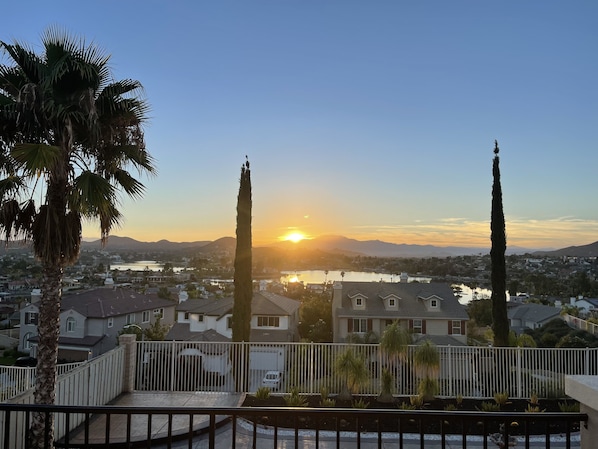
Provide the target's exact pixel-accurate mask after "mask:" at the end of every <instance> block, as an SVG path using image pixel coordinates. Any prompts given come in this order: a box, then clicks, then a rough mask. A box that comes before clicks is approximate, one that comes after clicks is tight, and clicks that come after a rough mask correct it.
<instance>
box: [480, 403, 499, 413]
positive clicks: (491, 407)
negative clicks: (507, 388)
mask: <svg viewBox="0 0 598 449" xmlns="http://www.w3.org/2000/svg"><path fill="white" fill-rule="evenodd" d="M478 410H480V411H482V412H500V405H499V404H497V403H496V402H490V401H484V402H482V407H481V408H479V409H478Z"/></svg>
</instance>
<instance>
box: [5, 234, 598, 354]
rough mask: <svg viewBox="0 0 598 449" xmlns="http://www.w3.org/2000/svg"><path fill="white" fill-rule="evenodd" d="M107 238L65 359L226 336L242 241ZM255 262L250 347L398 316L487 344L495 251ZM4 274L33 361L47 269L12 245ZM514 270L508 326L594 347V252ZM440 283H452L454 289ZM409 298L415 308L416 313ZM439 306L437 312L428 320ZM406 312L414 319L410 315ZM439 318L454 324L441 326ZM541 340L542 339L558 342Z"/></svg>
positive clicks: (96, 252) (510, 266) (80, 281)
mask: <svg viewBox="0 0 598 449" xmlns="http://www.w3.org/2000/svg"><path fill="white" fill-rule="evenodd" d="M111 243H112V244H111V245H110V244H109V245H108V246H106V247H104V248H102V247H101V246H100V245H99V244H98V243H97V242H85V243H84V245H83V247H82V251H81V255H80V258H79V261H78V263H76V264H75V265H74V266H72V267H69V268H67V269H66V271H65V276H64V284H63V300H62V313H61V345H60V347H61V350H60V356H59V357H60V358H61V360H63V361H77V360H82V359H88V358H90V357H94V356H97V355H100V354H102V353H104V352H106V351H107V350H110V349H112V348H113V347H115V346H116V344H117V337H118V335H119V334H121V333H123V332H133V331H134V332H135V333H139V336H140V337H141V338H147V339H157V340H164V339H166V340H183V341H184V340H198V339H203V340H207V341H230V338H231V332H230V315H231V311H232V292H233V283H232V279H233V259H234V247H235V241H234V239H232V238H224V239H220V240H218V241H215V242H202V243H200V244H196V245H191V244H188V245H184V244H173V245H169V244H167V243H165V242H158V243H156V244H143V243H142V242H136V241H134V240H132V239H123V238H116V239H114V241H113V242H111ZM585 250H586V251H587V248H586V249H585ZM150 265H151V266H150ZM253 265H254V267H253V276H254V280H255V282H254V284H255V288H254V290H255V295H254V302H253V303H252V315H253V317H252V341H300V340H309V341H322V342H326V341H331V342H332V341H334V342H345V341H349V340H351V341H376V340H377V339H378V338H379V337H380V335H381V334H382V332H383V331H384V328H385V326H387V325H389V324H390V322H391V321H392V320H394V319H396V320H399V321H403V322H404V323H405V325H406V326H409V329H410V330H411V332H412V333H413V335H415V336H416V340H417V336H425V337H426V338H428V339H432V340H435V342H436V343H437V344H453V345H454V344H464V345H467V344H487V343H488V342H491V336H488V329H489V326H490V324H491V322H490V321H491V318H490V314H489V312H488V310H489V301H490V300H489V294H488V293H487V292H488V289H489V286H490V257H489V255H488V254H481V253H480V254H470V255H460V256H449V257H375V256H371V255H364V254H356V253H354V252H350V251H340V250H336V251H324V250H322V249H317V248H313V247H312V248H308V249H299V248H298V247H296V246H290V245H281V246H278V247H263V248H254V254H253ZM0 267H1V272H0V299H1V302H0V320H1V325H2V328H3V329H5V331H4V335H3V338H4V340H3V346H4V347H5V348H10V347H11V346H14V347H16V348H17V349H18V351H17V352H18V354H19V355H23V354H25V355H31V356H34V355H35V347H36V331H35V329H36V324H37V321H36V319H37V312H38V309H37V305H36V302H37V300H38V299H39V295H40V284H41V272H42V271H41V267H40V265H39V264H38V263H37V262H36V260H35V259H34V257H33V254H32V252H31V251H30V250H29V249H28V248H27V247H26V246H11V247H8V248H5V249H4V250H3V251H2V253H1V254H0ZM118 267H120V268H118ZM127 267H128V268H127ZM301 270H320V271H321V272H322V273H326V274H327V273H328V272H329V271H330V272H332V271H333V270H336V271H339V270H340V271H341V272H342V273H345V272H346V273H352V272H375V273H387V274H389V275H391V279H394V282H377V283H373V282H369V283H367V282H348V281H347V280H345V279H344V276H343V279H342V281H343V282H340V283H339V282H335V280H333V279H327V276H326V275H325V276H324V277H323V279H322V280H321V281H319V282H309V283H306V282H300V281H299V282H288V281H287V280H285V279H284V278H283V276H282V272H297V271H301ZM507 271H508V284H507V288H508V291H509V293H510V302H509V311H510V312H509V313H510V324H511V329H512V330H513V331H514V332H515V333H516V334H523V333H527V334H530V335H533V334H534V332H536V334H537V333H538V330H539V329H540V328H542V327H543V326H544V325H546V324H547V323H548V322H550V321H551V320H553V319H558V320H559V322H561V323H563V325H565V326H568V327H569V328H571V329H572V330H574V329H573V323H574V321H575V322H576V323H578V324H579V323H586V324H585V325H584V326H585V331H584V332H587V334H588V336H587V338H585V339H583V342H582V344H585V345H586V346H593V345H594V344H595V341H594V335H593V334H595V333H597V332H592V329H593V327H592V324H593V323H598V320H596V318H597V317H598V314H597V313H596V311H598V299H597V298H598V281H597V276H598V262H597V258H596V256H594V255H589V256H583V257H582V256H576V255H571V256H568V255H564V254H562V253H561V252H559V251H556V252H554V253H545V254H511V255H508V256H507ZM403 276H411V277H415V278H417V277H425V278H429V279H430V280H431V283H430V286H432V285H433V286H436V285H440V286H441V287H434V288H432V287H425V288H424V287H423V286H417V285H415V284H417V282H416V283H411V282H409V283H408V282H407V278H406V277H405V278H404V279H401V278H402V277H403ZM336 281H338V279H337V280H336ZM399 281H400V282H399ZM375 284H378V285H375ZM382 284H384V285H382ZM408 284H413V285H411V286H409V285H408ZM442 286H445V287H446V286H452V291H451V289H448V290H446V289H444V287H442ZM464 287H466V288H469V289H472V290H473V291H474V296H473V298H472V300H471V301H470V302H469V303H468V304H461V303H459V301H458V299H459V295H460V293H461V289H462V288H464ZM476 291H479V292H481V293H478V294H476V293H475V292H476ZM335 295H338V297H336V296H335ZM379 298H384V299H383V301H382V302H379ZM407 298H408V299H407ZM346 301H349V302H346ZM351 301H353V302H351ZM355 301H357V302H355ZM399 301H402V303H401V307H398V302H399ZM406 301H413V304H412V305H411V306H409V307H411V309H409V308H408V307H406V306H405V304H406ZM366 303H367V309H366V308H364V310H369V311H373V310H375V309H376V308H380V310H379V311H377V312H376V313H377V315H376V317H377V316H380V315H381V314H386V315H388V319H386V320H381V319H378V318H376V319H373V318H374V315H372V317H368V316H367V315H364V313H363V312H359V310H360V307H365V306H364V305H363V304H366ZM362 305H363V306H362ZM416 307H421V308H422V309H421V310H420V311H417V310H416ZM436 307H438V308H440V309H441V314H440V315H439V314H438V313H437V312H433V313H430V314H429V316H427V315H426V314H428V313H429V312H430V311H433V309H434V308H436ZM332 309H334V310H335V313H332V312H331V310H332ZM409 310H411V312H409V313H412V314H414V315H413V316H407V315H405V314H406V313H408V311H409ZM371 313H373V312H371ZM223 317H227V318H226V319H223ZM333 317H337V318H333ZM571 317H575V318H576V319H575V320H573V319H572V318H571ZM439 320H444V321H445V322H446V324H442V325H439ZM227 321H228V322H227ZM588 326H590V327H588ZM435 329H436V330H435ZM438 329H443V331H442V332H439V331H438ZM447 329H448V332H447ZM578 330H579V329H578ZM558 332H560V333H562V331H560V330H559V331H558ZM535 338H537V339H538V342H542V341H544V343H545V344H548V343H546V342H549V341H550V340H551V339H550V338H547V337H542V336H541V335H536V337H535ZM542 338H544V340H541V339H542ZM555 338H556V337H555ZM555 338H553V339H552V340H555ZM562 338H563V335H561V334H559V336H558V338H556V340H555V341H553V342H552V343H551V344H552V345H553V346H556V345H558V344H559V342H560V344H564V343H563V342H561V339H562ZM540 346H541V344H540Z"/></svg>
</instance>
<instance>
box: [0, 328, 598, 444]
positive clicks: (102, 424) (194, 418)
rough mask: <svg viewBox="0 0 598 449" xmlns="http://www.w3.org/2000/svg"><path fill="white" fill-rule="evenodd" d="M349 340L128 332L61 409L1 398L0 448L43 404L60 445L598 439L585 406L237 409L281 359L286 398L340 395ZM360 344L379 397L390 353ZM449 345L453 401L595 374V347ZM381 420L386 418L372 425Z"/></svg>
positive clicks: (23, 398) (447, 389) (67, 394)
mask: <svg viewBox="0 0 598 449" xmlns="http://www.w3.org/2000/svg"><path fill="white" fill-rule="evenodd" d="M345 346H346V345H332V344H323V345H316V344H309V343H308V344H296V343H281V344H253V343H251V344H250V343H237V344H234V343H230V344H222V343H218V344H211V343H206V342H137V343H136V342H135V341H134V337H133V336H131V335H124V336H122V337H121V345H120V346H119V347H118V348H116V349H115V350H114V351H111V352H110V353H108V354H105V355H104V356H102V357H98V358H96V359H93V360H91V361H88V362H85V363H83V364H82V365H80V366H72V367H70V371H68V372H64V373H62V374H61V375H60V377H59V380H58V384H57V399H56V404H57V405H55V406H43V407H42V406H36V405H31V404H32V402H33V399H32V393H31V390H27V391H23V392H21V393H20V394H19V395H17V396H14V397H11V398H10V399H8V400H7V402H10V403H3V404H0V418H1V420H0V438H1V441H0V449H8V448H18V449H20V448H27V447H28V446H27V444H26V443H27V441H26V435H27V429H28V428H29V424H30V422H31V413H32V412H34V411H42V412H45V413H52V414H53V416H54V420H55V426H54V428H55V435H56V442H57V444H56V447H65V448H68V447H71V448H95V447H110V448H111V449H112V448H113V447H114V448H118V447H174V446H173V444H174V443H175V441H182V442H179V443H176V444H177V446H176V447H177V448H178V447H189V448H194V447H217V448H220V447H239V448H244V447H279V446H280V447H291V446H292V447H304V446H308V447H339V448H340V447H362V446H364V445H365V446H367V447H379V448H381V447H398V448H403V447H405V448H407V447H408V448H413V447H419V448H428V447H434V448H449V447H450V448H454V447H461V448H467V447H483V448H494V447H501V446H500V445H501V441H508V442H510V443H509V444H516V445H517V446H518V447H532V446H533V447H547V448H556V447H566V448H576V447H580V448H582V449H586V448H590V447H593V446H591V445H589V446H588V445H587V444H589V443H590V442H591V441H597V439H596V437H595V435H593V432H595V431H596V429H594V428H593V427H595V426H591V424H592V422H593V421H592V419H590V418H589V416H594V415H593V414H591V413H592V411H591V410H589V409H587V410H584V409H582V412H583V413H506V412H479V413H477V412H475V413H473V412H456V411H450V412H444V411H429V410H423V411H412V410H399V409H398V408H397V409H386V410H372V409H338V408H335V409H325V408H322V409H306V408H287V407H283V408H257V407H255V408H254V407H252V408H244V407H240V405H241V404H242V398H243V397H244V394H245V393H244V392H240V393H239V392H235V385H236V384H237V383H238V382H235V380H234V379H235V378H238V379H240V380H241V381H242V382H241V383H239V384H240V385H247V386H248V389H247V392H255V390H256V388H257V386H259V384H260V382H261V379H262V376H263V372H262V371H263V370H265V369H270V368H272V366H269V365H268V364H272V363H281V364H282V367H283V368H284V369H283V372H284V373H285V375H284V377H283V382H282V385H281V390H282V391H281V393H285V392H286V391H287V390H288V388H290V387H291V386H300V389H301V391H300V393H302V394H319V391H320V388H321V385H323V383H322V382H324V381H326V382H327V385H329V386H330V387H331V390H330V391H331V392H332V393H334V391H335V390H334V389H335V388H340V383H339V380H338V379H337V376H335V375H334V372H331V366H332V365H333V363H332V361H333V360H334V357H335V356H336V354H338V353H339V352H340V351H342V350H343V349H345ZM359 350H360V351H362V353H363V354H364V357H366V358H367V360H369V361H370V368H371V371H372V380H371V382H370V384H369V385H367V386H365V387H364V391H363V392H362V393H363V394H366V395H367V394H369V395H376V394H377V393H378V392H379V370H380V365H381V361H382V359H381V355H380V354H379V352H378V348H377V346H376V345H364V346H363V347H359ZM441 351H442V354H443V357H442V360H443V362H442V363H443V366H442V369H441V379H440V381H441V387H442V391H441V393H440V396H446V397H454V396H455V395H456V394H462V393H461V392H464V393H465V394H463V396H466V397H476V398H492V392H493V391H494V392H496V391H507V392H508V393H509V396H510V397H513V398H517V397H520V398H529V397H530V395H531V393H532V392H534V391H544V392H548V393H550V392H558V393H559V394H560V393H561V392H562V394H563V395H564V391H565V378H566V376H570V375H585V376H587V377H589V378H594V377H595V374H596V373H595V372H594V371H595V370H596V369H597V366H596V352H595V351H596V350H594V349H592V350H566V351H559V350H555V351H546V350H527V349H525V350H522V348H451V347H447V348H441ZM247 354H249V360H250V365H249V366H248V369H246V370H240V371H238V372H236V371H235V370H234V369H233V366H235V365H238V364H239V361H242V360H247V358H246V355H247ZM231 360H233V361H235V363H230V361H231ZM252 360H253V362H252ZM277 367H278V366H277ZM299 367H301V369H298V368H299ZM20 370H24V371H23V373H25V375H24V377H23V378H24V379H28V381H27V383H26V385H27V386H30V385H31V384H32V381H33V380H32V379H33V377H34V372H33V371H27V370H34V368H20ZM20 372H21V371H19V373H20ZM397 375H398V376H400V377H398V378H397V389H402V390H400V391H398V392H397V394H400V395H409V394H414V391H413V388H414V386H413V385H414V378H412V377H410V376H411V373H410V372H409V370H408V369H407V368H405V367H404V368H401V369H399V370H398V371H397ZM13 384H20V382H13ZM11 388H13V390H14V388H15V386H14V385H13V386H12V387H11ZM540 388H543V390H540ZM13 390H11V392H13V393H14V391H13ZM336 391H338V390H336ZM579 396H580V397H581V398H587V397H591V396H592V393H588V391H587V390H580V392H579ZM593 396H594V397H598V394H596V393H594V394H593ZM4 397H5V398H6V396H4ZM541 397H542V396H541ZM148 398H149V399H148ZM190 398H193V400H191V399H190ZM576 399H579V398H576ZM119 401H121V402H119ZM122 401H124V402H122ZM590 402H591V401H590ZM106 404H111V405H106ZM590 405H593V404H590ZM597 408H598V407H597ZM588 411H589V412H590V413H589V412H588ZM263 417H267V418H268V419H267V422H266V421H265V420H264V419H263ZM256 418H259V419H256ZM389 418H390V421H391V424H389V423H388V420H389ZM372 421H375V422H378V423H380V424H379V425H372V424H371V423H372ZM513 423H517V424H516V425H512V424H513ZM586 425H587V427H586ZM367 426H369V427H367ZM538 429H540V430H538ZM584 436H585V440H584ZM584 441H585V442H586V445H585V446H584V444H583V443H584ZM258 443H259V444H258ZM180 444H182V446H180ZM156 445H158V446H156ZM160 445H161V446H160Z"/></svg>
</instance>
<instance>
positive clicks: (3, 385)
mask: <svg viewBox="0 0 598 449" xmlns="http://www.w3.org/2000/svg"><path fill="white" fill-rule="evenodd" d="M82 363H84V362H77V363H61V364H59V365H57V367H56V370H57V374H58V376H61V375H63V374H65V373H68V372H69V371H71V370H73V369H75V368H77V367H78V366H80V365H81V364H82ZM35 372H36V368H34V367H33V368H31V367H20V366H0V402H2V401H7V400H9V399H10V398H13V397H15V396H18V395H19V394H21V393H24V392H26V391H27V390H29V389H30V388H33V386H34V385H35Z"/></svg>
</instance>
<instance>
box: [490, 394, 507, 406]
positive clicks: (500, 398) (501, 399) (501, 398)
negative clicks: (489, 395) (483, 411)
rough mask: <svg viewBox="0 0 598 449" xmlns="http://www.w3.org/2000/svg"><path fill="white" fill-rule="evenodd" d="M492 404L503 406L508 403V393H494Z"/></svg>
mask: <svg viewBox="0 0 598 449" xmlns="http://www.w3.org/2000/svg"><path fill="white" fill-rule="evenodd" d="M494 402H496V404H497V405H498V406H503V405H506V404H508V403H509V393H507V392H506V391H503V392H502V393H494Z"/></svg>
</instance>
